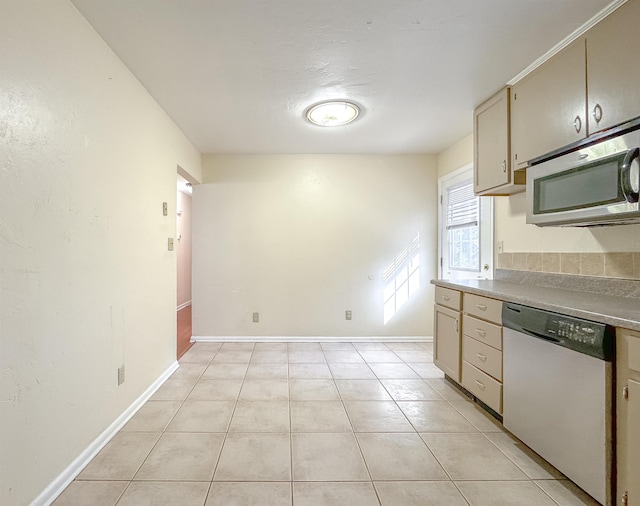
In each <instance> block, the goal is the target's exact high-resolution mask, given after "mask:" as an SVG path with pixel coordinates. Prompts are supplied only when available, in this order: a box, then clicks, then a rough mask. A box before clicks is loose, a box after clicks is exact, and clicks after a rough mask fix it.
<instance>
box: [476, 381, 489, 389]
mask: <svg viewBox="0 0 640 506" xmlns="http://www.w3.org/2000/svg"><path fill="white" fill-rule="evenodd" d="M476 385H478V388H480V390H484V389H485V388H487V387H486V386H485V384H484V383H482V382H481V381H478V380H476Z"/></svg>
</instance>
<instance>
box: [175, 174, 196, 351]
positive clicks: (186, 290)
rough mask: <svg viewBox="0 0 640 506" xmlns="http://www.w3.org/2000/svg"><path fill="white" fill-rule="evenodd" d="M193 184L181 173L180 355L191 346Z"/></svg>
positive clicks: (178, 233) (178, 258)
mask: <svg viewBox="0 0 640 506" xmlns="http://www.w3.org/2000/svg"><path fill="white" fill-rule="evenodd" d="M192 189H193V187H192V185H191V183H190V182H189V181H187V180H186V179H185V178H184V177H182V176H181V175H180V174H178V176H177V198H176V212H177V218H176V219H177V223H176V241H175V244H176V248H175V249H176V262H177V287H178V289H177V292H178V293H177V353H176V356H177V358H180V357H181V356H182V355H184V354H185V353H186V351H187V350H188V349H189V348H191V346H192V345H193V343H192V342H191V335H192V323H191V322H192V319H191V316H192V312H191V191H192Z"/></svg>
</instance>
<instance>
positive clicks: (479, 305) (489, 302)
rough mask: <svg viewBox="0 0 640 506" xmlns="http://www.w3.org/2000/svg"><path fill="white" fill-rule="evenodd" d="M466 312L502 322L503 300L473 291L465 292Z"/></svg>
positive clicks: (491, 320) (498, 322) (495, 321)
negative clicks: (483, 295)
mask: <svg viewBox="0 0 640 506" xmlns="http://www.w3.org/2000/svg"><path fill="white" fill-rule="evenodd" d="M464 312H465V313H467V314H470V315H473V316H477V317H478V318H482V319H484V320H489V321H490V322H494V323H497V324H502V301H501V300H496V299H489V298H487V297H482V296H480V295H474V294H472V293H465V294H464Z"/></svg>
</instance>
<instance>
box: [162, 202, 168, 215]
mask: <svg viewBox="0 0 640 506" xmlns="http://www.w3.org/2000/svg"><path fill="white" fill-rule="evenodd" d="M168 214H169V207H168V206H167V203H166V202H163V203H162V216H167V215H168Z"/></svg>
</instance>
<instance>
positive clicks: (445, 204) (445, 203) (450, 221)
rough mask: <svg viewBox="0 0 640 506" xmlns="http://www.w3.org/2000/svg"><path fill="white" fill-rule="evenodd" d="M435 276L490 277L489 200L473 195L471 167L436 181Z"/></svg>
mask: <svg viewBox="0 0 640 506" xmlns="http://www.w3.org/2000/svg"><path fill="white" fill-rule="evenodd" d="M438 183H439V192H440V213H439V233H438V242H439V253H440V265H439V269H438V275H439V277H441V278H445V279H465V278H467V279H468V278H491V277H492V276H493V197H476V196H475V195H474V194H473V168H472V166H467V167H464V168H462V169H460V170H458V171H455V172H453V173H452V174H449V175H447V176H445V177H443V178H441V179H440V180H439V182H438Z"/></svg>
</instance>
